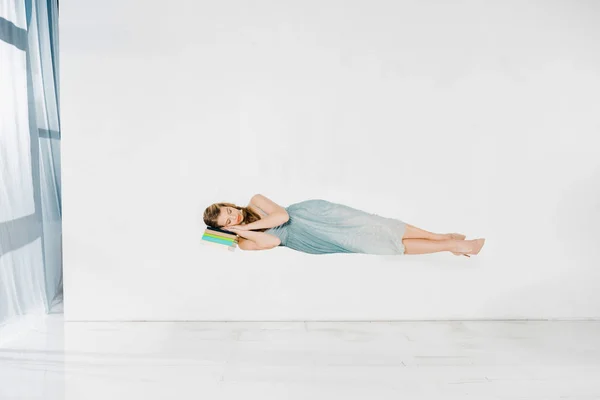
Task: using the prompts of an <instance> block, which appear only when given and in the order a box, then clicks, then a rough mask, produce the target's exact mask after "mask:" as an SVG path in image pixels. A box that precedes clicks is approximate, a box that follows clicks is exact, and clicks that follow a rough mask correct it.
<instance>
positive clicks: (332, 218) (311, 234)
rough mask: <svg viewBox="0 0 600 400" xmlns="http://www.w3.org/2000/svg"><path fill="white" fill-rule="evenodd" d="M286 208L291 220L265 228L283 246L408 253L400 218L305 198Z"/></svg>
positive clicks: (311, 250) (325, 250) (309, 250)
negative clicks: (405, 250)
mask: <svg viewBox="0 0 600 400" xmlns="http://www.w3.org/2000/svg"><path fill="white" fill-rule="evenodd" d="M257 208H258V207H257ZM258 209H259V211H260V212H262V213H263V214H264V215H266V213H265V212H264V211H263V210H261V209H260V208H258ZM285 209H286V211H287V213H288V214H289V216H290V218H289V220H288V221H287V222H285V223H284V224H282V225H279V226H277V227H274V228H270V229H268V230H266V231H265V233H268V234H270V235H274V236H277V237H278V238H279V239H280V240H281V244H280V246H285V247H289V248H290V249H294V250H298V251H302V252H305V253H310V254H329V253H365V254H380V255H402V254H404V245H403V244H402V236H403V235H404V232H405V230H406V223H404V222H402V221H400V220H398V219H394V218H385V217H381V216H379V215H377V214H370V213H367V212H365V211H361V210H357V209H355V208H352V207H348V206H345V205H343V204H336V203H332V202H329V201H326V200H320V199H317V200H306V201H302V202H300V203H296V204H292V205H290V206H289V207H285Z"/></svg>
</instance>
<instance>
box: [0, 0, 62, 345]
mask: <svg viewBox="0 0 600 400" xmlns="http://www.w3.org/2000/svg"><path fill="white" fill-rule="evenodd" d="M58 67H59V64H58V1H57V0H43V1H42V0H39V1H36V0H3V1H0V344H1V343H2V342H4V341H8V340H10V339H11V338H14V337H15V336H17V335H19V334H20V333H21V332H23V331H24V330H26V329H28V328H29V327H31V326H32V324H35V323H36V322H38V321H40V320H43V319H44V318H45V315H46V314H47V313H48V312H49V311H50V309H51V307H52V305H53V303H54V302H56V301H57V300H58V301H59V300H60V298H61V296H62V246H61V242H62V226H61V215H62V212H61V196H60V194H61V184H60V139H61V134H60V119H59V104H58V99H59V74H58Z"/></svg>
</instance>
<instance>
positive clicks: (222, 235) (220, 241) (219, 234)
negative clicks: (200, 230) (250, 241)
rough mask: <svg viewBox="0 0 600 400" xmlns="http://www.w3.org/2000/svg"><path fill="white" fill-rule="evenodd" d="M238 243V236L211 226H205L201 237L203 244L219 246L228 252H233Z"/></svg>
mask: <svg viewBox="0 0 600 400" xmlns="http://www.w3.org/2000/svg"><path fill="white" fill-rule="evenodd" d="M238 241H239V240H238V235H236V234H234V233H232V232H229V231H225V230H223V229H220V228H216V227H213V226H207V227H206V229H205V230H204V234H203V235H202V242H203V243H204V244H207V245H214V246H219V247H221V248H226V249H228V250H230V251H235V249H236V247H237V245H238Z"/></svg>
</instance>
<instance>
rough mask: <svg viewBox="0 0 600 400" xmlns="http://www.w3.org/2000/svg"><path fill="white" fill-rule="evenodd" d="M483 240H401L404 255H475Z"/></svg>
mask: <svg viewBox="0 0 600 400" xmlns="http://www.w3.org/2000/svg"><path fill="white" fill-rule="evenodd" d="M483 242H484V240H483V239H476V240H428V239H402V244H403V245H404V254H429V253H439V252H441V251H450V252H453V253H469V254H477V253H478V252H479V250H480V249H481V246H483Z"/></svg>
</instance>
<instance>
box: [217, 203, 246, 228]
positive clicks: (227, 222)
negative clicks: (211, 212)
mask: <svg viewBox="0 0 600 400" xmlns="http://www.w3.org/2000/svg"><path fill="white" fill-rule="evenodd" d="M243 220H244V215H243V214H242V211H241V210H238V209H237V208H233V207H222V208H221V214H220V215H219V218H218V220H217V223H218V224H219V226H225V227H227V226H233V225H239V224H240V223H242V221H243Z"/></svg>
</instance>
